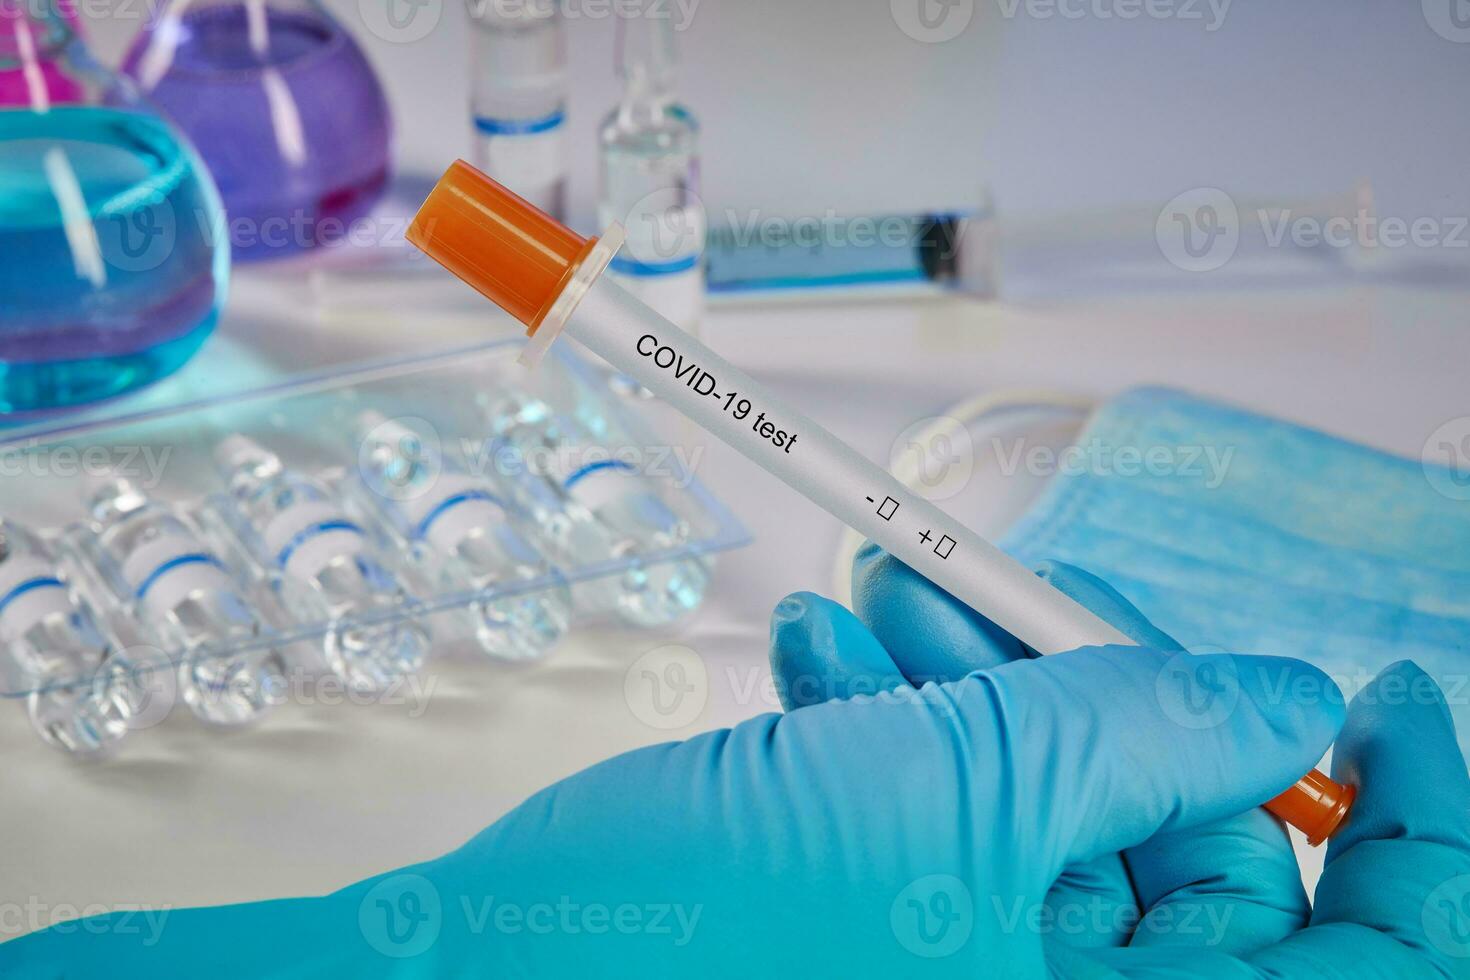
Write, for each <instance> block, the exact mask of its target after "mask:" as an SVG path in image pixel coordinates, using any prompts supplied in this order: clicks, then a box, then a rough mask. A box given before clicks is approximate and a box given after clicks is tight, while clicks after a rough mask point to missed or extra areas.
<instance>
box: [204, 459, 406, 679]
mask: <svg viewBox="0 0 1470 980" xmlns="http://www.w3.org/2000/svg"><path fill="white" fill-rule="evenodd" d="M215 462H216V463H217V465H218V467H219V471H220V474H221V476H222V477H223V478H224V479H225V481H226V483H227V485H228V487H229V492H230V496H231V498H232V500H233V502H234V505H235V508H236V510H237V512H238V513H239V515H240V517H241V518H243V520H244V521H245V526H244V527H243V528H242V530H243V532H244V537H245V538H246V540H247V542H248V543H249V545H250V546H251V548H252V549H253V550H254V551H255V553H256V557H257V559H258V560H259V561H260V562H261V563H262V564H263V565H264V566H265V567H266V568H268V569H270V570H271V583H272V585H273V587H274V588H275V590H276V592H277V594H278V595H279V596H280V598H281V601H282V602H283V603H284V604H285V606H286V608H287V609H289V610H290V611H291V612H292V614H293V615H294V616H295V617H296V618H297V619H298V620H300V621H302V622H307V623H312V622H318V621H321V620H327V621H328V622H329V623H330V624H331V626H330V628H329V629H328V630H327V634H326V638H325V641H324V643H323V651H324V653H325V655H326V659H327V662H328V664H329V665H330V666H331V668H332V671H333V672H334V673H336V674H337V676H338V677H340V678H342V679H343V680H344V681H345V682H347V683H348V684H350V685H351V686H352V687H353V688H354V689H357V690H363V691H381V690H384V689H386V688H388V687H389V686H391V685H392V684H394V683H396V682H398V681H400V680H401V679H403V678H404V677H407V676H409V675H411V674H414V673H417V671H418V669H419V668H420V666H422V664H423V661H424V657H425V655H426V653H427V652H428V648H429V632H428V630H427V628H426V627H424V626H423V625H421V624H420V623H419V622H417V621H416V619H415V618H414V617H413V615H412V614H413V612H414V603H413V601H412V598H411V596H410V595H409V593H408V590H407V589H406V588H405V587H404V585H403V583H402V582H400V581H399V579H398V576H397V575H395V574H394V572H393V571H392V570H391V569H390V568H389V566H388V565H387V563H386V562H385V561H384V559H383V556H382V554H381V552H380V550H379V545H378V544H377V543H376V542H375V541H374V540H373V539H372V538H371V537H370V536H369V534H368V532H367V530H366V529H365V528H364V527H362V525H360V524H359V523H358V522H356V521H354V520H352V519H351V518H350V517H348V516H347V514H346V513H345V512H344V511H343V509H342V505H341V504H340V503H339V502H338V501H337V500H335V499H334V497H333V495H332V493H331V492H330V491H328V490H327V488H326V487H325V486H323V485H322V484H321V483H319V482H317V481H315V480H313V479H311V478H309V477H307V476H305V475H304V474H301V473H297V472H295V471H293V470H291V469H289V468H287V467H286V466H284V465H283V464H282V462H281V460H280V458H279V457H278V456H277V455H276V454H275V453H273V452H271V451H270V450H268V449H266V448H265V447H263V446H261V445H260V444H258V443H256V442H254V441H253V440H251V439H248V438H246V437H245V436H241V435H233V436H230V437H228V438H226V439H225V440H223V441H222V442H220V444H219V445H218V446H217V447H216V449H215Z"/></svg>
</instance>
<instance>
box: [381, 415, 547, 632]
mask: <svg viewBox="0 0 1470 980" xmlns="http://www.w3.org/2000/svg"><path fill="white" fill-rule="evenodd" d="M427 426H428V423H426V422H424V420H422V419H401V418H395V419H388V418H385V417H384V416H383V415H381V414H379V413H377V412H364V413H363V414H362V415H361V416H360V417H359V419H358V426H357V431H358V441H357V444H358V446H359V449H360V451H359V459H358V462H359V466H358V469H359V472H360V474H361V477H362V481H363V484H364V486H365V487H366V489H367V491H368V495H369V498H370V499H371V500H372V501H373V503H374V505H375V506H376V507H377V509H378V510H379V511H380V512H382V513H383V514H384V516H385V517H386V518H387V519H388V521H389V522H390V523H391V524H392V525H393V526H394V527H395V528H396V529H397V531H398V533H399V534H400V536H402V537H403V538H404V539H405V540H406V541H407V542H408V543H409V548H410V553H411V554H412V555H413V556H414V558H415V560H416V561H418V562H419V563H420V565H421V566H422V567H423V568H424V569H425V570H426V571H427V573H428V575H429V577H430V578H431V579H432V580H433V581H434V582H435V584H436V585H438V587H440V588H442V589H445V590H448V591H455V592H459V591H492V590H493V591H495V592H497V593H501V594H497V595H494V596H492V597H491V598H487V599H481V600H477V601H476V602H474V603H473V604H472V605H471V606H470V608H469V616H470V619H471V624H472V627H473V629H474V633H475V637H476V639H477V640H478V642H479V644H480V646H481V647H482V648H483V649H484V650H485V651H486V652H487V653H489V654H491V655H493V656H498V657H504V658H507V659H516V660H524V659H531V658H534V657H539V656H541V655H542V654H544V653H545V652H546V651H547V649H548V648H549V647H550V646H551V645H552V644H554V643H555V642H556V641H557V640H559V639H560V638H561V636H562V635H563V634H564V633H565V632H566V630H567V625H568V623H569V622H570V620H571V613H572V598H571V590H570V589H569V588H568V586H567V582H566V580H565V578H564V577H562V576H561V574H560V572H558V571H557V570H556V569H555V568H553V567H552V565H551V563H550V562H549V561H548V560H547V558H546V556H545V555H544V554H543V553H542V551H541V549H540V548H539V547H538V546H537V545H536V544H535V543H534V542H533V541H532V539H531V536H530V535H529V534H528V533H527V531H526V530H525V529H524V528H523V526H522V523H521V521H519V520H518V519H517V518H518V517H519V513H518V510H519V509H518V508H517V507H516V506H515V505H514V504H513V503H512V502H511V501H510V500H509V496H508V494H507V493H506V492H505V491H504V490H503V489H501V488H500V487H499V486H498V485H497V481H496V480H495V478H494V477H493V476H491V475H488V474H480V473H471V472H469V470H468V467H466V466H465V465H464V464H463V463H462V462H461V461H460V459H459V457H458V455H457V454H455V453H452V452H448V451H445V450H444V449H443V448H442V447H441V446H440V444H439V437H438V435H437V433H432V432H430V431H422V430H423V429H425V428H426V427H427Z"/></svg>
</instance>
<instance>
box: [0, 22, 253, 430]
mask: <svg viewBox="0 0 1470 980" xmlns="http://www.w3.org/2000/svg"><path fill="white" fill-rule="evenodd" d="M0 257H3V261H0V297H3V302H0V421H4V420H7V419H10V420H14V419H16V418H19V417H23V416H26V415H31V414H34V413H38V412H45V411H48V410H54V409H59V408H66V407H69V406H73V405H78V404H82V403H85V402H89V401H94V400H96V399H99V398H106V397H109V396H112V395H118V394H122V393H124V392H127V391H130V390H132V389H134V388H137V387H140V386H142V385H145V384H148V383H149V382H152V381H155V380H157V379H159V378H161V377H163V376H165V375H167V374H169V373H171V372H172V371H174V370H176V369H177V368H178V367H179V366H180V365H182V364H183V363H184V362H185V361H186V360H188V359H189V357H190V356H191V355H192V354H193V353H194V352H195V351H196V350H198V348H199V346H200V344H202V343H203V342H204V339H205V338H206V337H207V336H208V335H209V333H210V331H211V330H212V329H213V328H214V324H215V321H216V319H217V318H218V315H219V311H220V308H221V305H222V304H223V301H224V295H225V284H226V279H227V276H228V269H229V247H228V243H227V242H226V240H225V236H224V223H223V214H222V211H221V208H220V202H219V196H218V194H217V192H216V190H215V187H214V183H213V181H212V180H211V178H210V177H209V175H208V173H207V172H206V171H205V170H204V168H203V166H202V165H201V164H200V162H199V158H198V157H197V156H196V154H195V152H194V150H193V148H192V147H191V146H190V144H189V142H188V140H187V139H186V138H185V137H184V136H183V135H182V134H181V133H180V132H179V131H178V130H177V129H176V128H174V126H173V125H171V124H170V123H168V122H167V121H165V120H164V119H163V118H162V117H161V116H159V115H158V114H157V113H156V112H154V111H152V110H151V108H149V107H148V106H147V105H146V103H144V102H143V101H142V100H141V99H140V98H139V97H138V95H137V93H136V90H135V89H134V87H133V86H131V85H130V84H128V83H127V82H126V80H125V79H122V78H120V77H119V76H117V75H114V74H112V73H110V72H107V71H106V70H104V69H103V68H101V66H99V65H98V64H97V63H96V62H95V61H93V60H92V58H91V56H90V54H89V53H88V52H87V50H86V48H85V46H84V45H83V44H82V42H81V41H80V40H79V39H78V38H77V37H76V35H75V33H74V31H73V28H72V26H71V25H70V23H69V22H68V21H67V19H66V18H65V17H64V16H63V15H62V14H61V13H60V11H59V9H58V6H57V0H0Z"/></svg>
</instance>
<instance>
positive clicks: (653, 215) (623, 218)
mask: <svg viewBox="0 0 1470 980" xmlns="http://www.w3.org/2000/svg"><path fill="white" fill-rule="evenodd" d="M671 17H672V15H671V13H670V12H669V11H666V10H660V8H659V6H658V5H656V4H655V5H650V6H649V7H648V9H640V10H639V12H638V13H637V14H636V15H633V14H628V15H625V16H620V17H619V18H618V20H617V31H618V33H617V68H618V74H619V76H620V77H621V79H622V82H623V93H622V98H621V99H620V101H619V102H618V105H617V106H616V108H614V109H613V110H612V112H611V113H609V114H608V116H607V118H606V119H605V121H604V122H603V124H602V128H601V130H600V131H599V134H598V141H599V147H600V155H599V158H600V164H601V187H602V190H601V198H600V201H599V205H598V218H599V220H600V223H601V226H602V227H604V228H605V227H607V226H608V225H609V224H611V223H612V222H614V221H617V222H621V223H622V225H623V227H624V229H625V230H626V231H627V235H628V237H627V242H626V243H625V244H624V246H623V249H622V251H620V252H619V253H618V255H617V256H615V257H614V258H613V261H612V264H611V265H610V266H609V267H608V268H609V273H610V274H611V275H613V276H614V277H615V278H617V279H618V281H619V282H620V283H621V284H622V285H623V286H624V287H625V288H626V289H628V290H629V291H630V292H632V293H633V295H635V296H637V297H638V298H639V299H641V300H643V302H645V303H647V304H648V305H649V306H651V307H652V308H653V309H654V310H656V311H657V312H659V313H661V314H663V315H664V316H665V317H666V318H668V319H669V320H672V321H673V322H674V323H676V324H678V325H679V326H680V327H681V328H683V329H684V330H687V331H689V332H691V333H697V332H698V328H699V324H700V321H701V319H702V318H703V315H704V248H705V233H706V232H705V228H706V219H705V212H704V206H703V204H702V203H701V201H700V199H699V125H698V123H696V122H695V119H694V116H693V115H692V114H691V113H690V112H689V110H688V109H687V108H685V107H684V106H683V105H681V104H680V103H679V102H678V100H677V98H676V97H675V93H674V83H675V80H676V74H677V72H676V67H677V59H676V54H675V46H674V34H675V32H674V23H673V20H672V19H671Z"/></svg>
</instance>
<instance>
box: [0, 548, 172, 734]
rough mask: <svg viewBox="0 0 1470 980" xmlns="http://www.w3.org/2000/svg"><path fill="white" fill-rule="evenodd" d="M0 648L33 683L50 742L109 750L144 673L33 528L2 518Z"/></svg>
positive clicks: (34, 717)
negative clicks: (103, 626)
mask: <svg viewBox="0 0 1470 980" xmlns="http://www.w3.org/2000/svg"><path fill="white" fill-rule="evenodd" d="M0 647H3V652H4V655H5V656H8V657H10V658H11V659H12V660H13V661H14V665H15V667H16V668H17V669H18V670H19V672H20V677H22V678H24V683H25V684H26V685H28V686H29V687H30V688H31V689H32V693H31V694H30V695H29V696H28V697H27V699H26V709H27V711H28V712H29V714H30V718H31V724H32V725H33V726H34V727H35V729H36V732H37V733H38V734H39V735H40V736H41V738H42V739H43V740H44V741H45V742H46V743H47V744H49V745H53V746H55V747H56V748H59V749H62V750H63V751H66V752H70V753H73V754H75V755H81V756H88V755H96V754H99V753H101V752H104V751H106V750H107V749H109V748H111V747H112V746H113V745H115V744H116V743H117V741H118V740H119V739H121V738H122V737H123V736H124V735H126V734H127V733H128V722H129V719H130V718H132V717H133V715H134V713H135V710H136V708H137V707H138V705H139V704H141V702H142V698H143V693H142V690H141V687H140V679H139V678H138V677H137V676H136V674H135V672H134V667H133V665H132V664H130V663H129V662H128V661H127V659H126V655H125V654H123V653H121V652H120V651H119V650H117V648H116V646H115V644H114V642H113V641H111V640H110V639H108V638H107V637H106V636H104V634H103V632H102V630H101V629H100V628H99V626H98V623H97V616H96V614H94V613H93V612H92V609H91V607H90V606H89V605H88V603H87V602H86V600H85V599H83V598H82V597H81V596H80V595H78V594H77V593H76V592H75V591H74V590H73V589H72V587H71V585H70V583H69V582H68V581H67V580H66V577H65V574H64V573H63V571H62V568H61V562H60V561H59V560H58V558H57V555H56V553H55V552H53V551H52V550H51V549H50V548H49V547H48V546H47V545H46V544H45V543H44V542H43V541H42V540H41V539H40V538H39V537H37V536H36V535H35V534H34V533H32V532H31V531H29V530H27V529H26V528H23V527H21V526H20V525H19V524H16V523H15V522H13V521H8V520H0Z"/></svg>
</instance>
